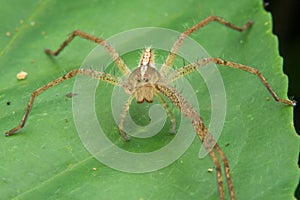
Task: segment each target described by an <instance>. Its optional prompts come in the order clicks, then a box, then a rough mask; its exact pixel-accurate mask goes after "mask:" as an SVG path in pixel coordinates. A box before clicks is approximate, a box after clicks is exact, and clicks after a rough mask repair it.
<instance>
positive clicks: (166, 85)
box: [5, 16, 295, 200]
mask: <svg viewBox="0 0 300 200" xmlns="http://www.w3.org/2000/svg"><path fill="white" fill-rule="evenodd" d="M212 21H215V22H218V23H220V24H223V25H225V26H227V27H229V28H231V29H234V30H236V31H240V32H242V31H244V30H246V29H247V28H249V27H250V26H251V25H252V24H253V22H252V21H249V22H247V23H246V24H245V25H243V26H242V27H238V26H236V25H234V24H232V23H230V22H228V21H226V20H224V19H222V18H219V17H216V16H209V17H207V18H205V19H204V20H202V21H200V22H199V23H197V24H195V25H194V26H193V27H191V28H189V29H187V30H186V31H184V32H183V33H182V34H181V35H180V37H179V38H178V39H177V40H176V42H175V43H174V44H173V47H172V49H171V50H170V52H169V55H168V56H167V58H166V60H165V62H164V64H163V65H162V67H161V68H160V69H157V68H156V67H155V64H154V54H153V49H151V48H146V49H145V50H144V52H143V53H142V56H141V59H140V61H139V64H138V67H137V68H135V69H134V70H133V71H131V70H130V69H129V68H128V67H127V65H126V64H125V62H124V61H123V60H122V58H121V57H120V56H119V54H118V53H117V51H116V50H115V49H114V48H113V47H112V46H110V45H109V44H108V43H107V42H106V41H105V40H104V39H102V38H99V37H95V36H92V35H89V34H86V33H84V32H81V31H79V30H75V31H73V32H72V34H71V35H70V36H69V37H68V38H67V39H66V40H65V41H64V42H63V43H62V45H61V46H60V48H58V50H56V51H51V50H49V49H46V50H45V52H46V53H47V54H49V55H52V56H57V55H58V54H59V53H60V52H61V51H62V50H63V49H64V48H65V47H66V46H67V45H68V44H69V43H70V42H71V41H72V40H73V39H74V38H75V37H76V36H79V37H81V38H84V39H87V40H90V41H93V42H95V43H97V44H100V45H102V46H104V48H105V49H106V50H107V52H108V53H109V54H110V56H111V57H112V59H113V60H114V62H115V64H116V65H117V67H118V68H119V70H120V71H121V73H122V74H123V77H124V78H123V79H122V78H119V77H116V76H114V75H111V74H107V73H105V72H99V71H95V70H91V69H74V70H72V71H70V72H68V73H66V74H65V75H63V76H62V77H59V78H57V79H55V80H53V81H51V82H49V83H47V84H46V85H44V86H42V87H40V88H38V89H36V90H35V91H34V92H33V93H32V95H31V97H30V100H29V103H28V106H27V107H26V111H25V114H24V116H23V118H22V120H21V123H20V124H19V125H18V126H16V127H14V128H12V129H11V130H9V131H8V132H6V133H5V135H6V136H11V135H13V134H14V133H15V132H16V131H18V130H19V129H21V128H22V127H23V126H24V125H25V123H26V120H27V117H28V114H29V112H30V110H31V108H32V106H33V103H34V99H35V97H36V96H38V95H39V94H40V93H42V92H43V91H45V90H47V89H49V88H50V87H53V86H55V85H57V84H59V83H61V82H63V81H65V80H68V79H69V78H72V77H74V76H76V75H78V74H80V75H84V76H89V77H91V78H95V79H99V80H101V81H104V82H108V83H110V84H113V85H116V86H120V87H123V88H124V90H125V91H126V92H127V93H128V94H129V98H128V100H127V102H126V103H125V105H124V108H123V111H122V112H121V118H120V120H119V123H118V127H119V130H120V133H121V135H122V137H123V138H124V139H125V140H128V137H127V134H126V133H125V131H124V130H123V123H124V120H125V116H126V113H127V111H128V110H129V107H130V104H131V101H132V100H133V99H134V98H135V99H136V101H137V102H138V103H143V102H148V103H151V102H152V101H153V98H154V96H156V97H157V98H158V99H159V101H160V102H161V104H162V105H163V107H164V108H165V110H166V112H167V114H168V116H169V117H170V120H171V124H172V128H171V131H175V127H176V122H175V117H174V115H173V114H172V112H171V111H170V108H169V107H168V104H166V102H165V101H164V99H163V98H162V96H161V95H163V96H165V97H166V98H167V99H169V100H170V101H171V103H173V104H175V105H176V106H177V107H178V108H179V109H180V111H181V112H182V113H183V114H184V115H185V116H186V117H187V118H188V119H190V120H191V122H192V124H193V126H194V128H195V131H196V133H197V135H198V137H199V138H200V140H201V142H202V143H203V145H204V147H205V148H206V149H207V150H208V153H209V155H210V157H211V159H212V161H213V163H214V165H215V167H216V177H217V183H218V190H219V197H220V199H221V200H223V199H224V198H225V196H224V188H223V181H222V170H221V163H222V164H223V167H224V173H225V178H226V181H227V185H228V190H229V194H230V199H231V200H233V199H235V194H234V187H233V183H232V180H231V177H230V170H229V164H228V160H227V158H226V156H225V155H224V153H223V151H222V150H221V148H220V146H219V145H218V144H217V142H216V141H215V140H214V139H213V137H212V136H211V134H210V133H209V132H208V130H207V128H206V127H205V125H204V123H203V120H202V118H201V117H200V115H199V114H198V113H197V112H196V111H195V109H194V108H193V107H192V105H191V104H190V103H189V102H188V101H187V100H185V99H184V98H183V96H182V95H181V94H180V93H179V92H178V91H177V90H176V89H175V88H174V87H172V86H171V85H170V83H172V82H173V81H175V80H177V79H179V78H181V77H183V76H185V75H187V74H189V73H191V72H193V71H195V70H196V69H198V68H200V67H202V66H205V65H207V64H208V63H215V64H218V65H222V66H226V67H230V68H235V69H240V70H243V71H246V72H249V73H251V74H254V75H256V76H257V77H258V78H259V79H260V80H261V82H262V83H263V84H264V86H265V87H266V88H267V89H268V91H269V92H270V94H271V95H272V97H273V98H274V100H275V101H278V102H281V103H284V104H287V105H291V106H294V105H295V102H294V101H290V100H285V99H280V98H279V97H278V96H277V95H276V93H275V92H274V90H273V89H272V88H271V87H270V85H269V84H268V82H267V81H266V79H265V78H264V76H263V75H262V74H261V73H260V72H259V71H258V70H257V69H255V68H252V67H249V66H245V65H242V64H238V63H234V62H230V61H225V60H223V59H220V58H204V59H200V60H198V61H196V62H193V63H190V64H188V65H186V66H184V67H182V68H179V69H176V70H174V71H172V72H170V69H171V68H172V66H173V63H174V60H175V57H176V55H177V53H178V51H179V49H180V47H181V46H182V44H183V42H184V40H185V38H186V37H188V36H189V35H191V34H192V33H193V32H195V31H197V30H199V29H200V28H202V27H203V26H205V25H207V24H208V23H210V22H212ZM218 157H219V158H220V159H221V161H220V160H219V159H218Z"/></svg>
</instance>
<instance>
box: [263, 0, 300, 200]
mask: <svg viewBox="0 0 300 200" xmlns="http://www.w3.org/2000/svg"><path fill="white" fill-rule="evenodd" d="M264 4H265V8H266V10H267V11H270V12H271V13H272V16H273V32H274V33H275V34H276V35H277V36H278V39H279V51H280V54H281V56H282V57H283V58H284V66H283V68H284V72H285V73H286V74H287V75H288V77H289V92H288V96H289V98H290V99H294V100H296V101H297V102H298V104H297V106H295V108H294V124H295V128H296V131H297V133H298V134H299V133H300V87H299V86H300V1H299V0H284V1H283V0H265V1H264ZM298 165H299V166H300V156H299V160H298ZM299 186H300V185H298V188H297V191H296V193H295V195H296V198H297V199H300V187H299Z"/></svg>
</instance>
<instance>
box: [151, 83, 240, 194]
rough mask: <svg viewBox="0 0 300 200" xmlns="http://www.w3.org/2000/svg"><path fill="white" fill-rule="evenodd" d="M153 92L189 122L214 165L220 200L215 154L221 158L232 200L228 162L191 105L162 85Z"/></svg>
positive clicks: (220, 173) (222, 190) (173, 90)
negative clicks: (167, 100) (169, 103)
mask: <svg viewBox="0 0 300 200" xmlns="http://www.w3.org/2000/svg"><path fill="white" fill-rule="evenodd" d="M155 91H156V92H160V93H162V94H163V95H165V96H166V97H167V98H168V99H169V100H170V101H171V102H172V103H174V104H175V105H176V106H177V107H178V108H179V109H180V111H181V112H182V113H183V114H184V115H185V116H186V117H187V118H188V119H190V120H191V122H192V124H193V126H194V128H195V130H196V132H197V135H198V137H199V138H200V140H201V142H202V144H203V145H204V147H205V148H206V150H207V151H208V153H209V155H210V157H211V159H212V160H213V162H214V165H215V167H216V176H217V182H218V190H219V197H220V200H224V188H223V181H222V170H221V164H220V161H219V160H218V157H217V156H216V153H217V154H218V155H219V156H220V157H221V160H222V162H223V165H224V169H225V176H226V180H227V185H228V189H229V193H230V199H231V200H234V199H235V196H234V190H233V184H232V180H231V177H230V170H229V165H228V160H227V158H226V157H225V155H224V153H223V152H222V150H221V148H220V147H219V146H218V144H217V142H216V141H215V140H214V139H213V137H212V136H211V134H210V133H209V132H208V130H207V128H206V127H205V125H204V123H203V120H202V119H201V117H200V116H199V115H198V113H197V112H196V111H195V109H194V108H193V107H192V105H191V104H190V103H189V102H188V101H187V100H185V99H184V98H183V97H182V96H181V95H180V94H179V93H178V92H177V91H176V90H175V89H174V88H172V87H170V86H167V85H163V84H155ZM215 151H216V153H215Z"/></svg>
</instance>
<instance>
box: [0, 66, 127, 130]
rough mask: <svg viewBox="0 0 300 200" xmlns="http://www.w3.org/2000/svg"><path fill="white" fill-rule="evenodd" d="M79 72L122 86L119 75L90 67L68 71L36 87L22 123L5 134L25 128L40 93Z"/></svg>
mask: <svg viewBox="0 0 300 200" xmlns="http://www.w3.org/2000/svg"><path fill="white" fill-rule="evenodd" d="M77 74H80V75H84V76H89V77H91V78H95V79H99V80H101V81H105V82H108V83H111V84H113V85H118V86H121V80H120V79H119V78H118V77H115V76H113V75H110V74H106V73H104V72H98V71H94V70H90V69H74V70H72V71H70V72H68V73H66V74H65V75H63V76H62V77H59V78H57V79H55V80H54V81H51V82H49V83H47V84H46V85H44V86H42V87H40V88H38V89H36V90H35V91H34V92H33V93H32V94H31V96H30V99H29V102H28V105H27V107H26V110H25V113H24V115H23V117H22V120H21V123H20V124H19V125H18V126H16V127H14V128H12V129H11V130H9V131H7V132H6V133H5V136H11V135H13V134H14V133H15V132H17V131H18V130H20V129H21V128H23V127H24V126H25V123H26V121H27V118H28V115H29V112H30V110H31V108H32V106H33V103H34V100H35V98H36V97H37V96H38V95H39V94H41V93H42V92H44V91H46V90H47V89H49V88H51V87H53V86H56V85H58V84H60V83H61V82H63V81H66V80H68V79H70V78H72V77H74V76H76V75H77Z"/></svg>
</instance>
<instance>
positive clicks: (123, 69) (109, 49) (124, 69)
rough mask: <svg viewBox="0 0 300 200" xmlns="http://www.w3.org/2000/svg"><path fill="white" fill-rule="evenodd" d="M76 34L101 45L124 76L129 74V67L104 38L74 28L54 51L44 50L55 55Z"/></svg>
mask: <svg viewBox="0 0 300 200" xmlns="http://www.w3.org/2000/svg"><path fill="white" fill-rule="evenodd" d="M76 36H79V37H81V38H84V39H87V40H90V41H92V42H94V43H97V44H100V45H102V46H103V47H104V48H105V49H106V51H107V52H108V53H109V55H110V56H111V57H112V60H113V61H114V62H115V64H116V65H117V66H118V68H119V69H120V71H121V73H122V74H123V75H125V76H127V75H129V74H130V72H131V71H130V69H129V68H128V67H127V65H126V64H125V62H124V61H123V60H122V58H121V57H120V56H119V54H118V52H117V51H116V50H115V49H114V48H113V47H112V46H111V45H110V44H109V43H108V42H106V41H105V40H104V39H102V38H98V37H95V36H92V35H89V34H87V33H85V32H82V31H79V30H75V31H73V32H72V33H71V35H70V36H69V37H68V38H67V39H66V40H65V41H64V42H63V43H62V44H61V45H60V47H59V48H58V49H57V50H56V51H52V50H50V49H45V52H46V53H47V54H49V55H52V56H57V55H58V54H59V53H60V52H61V51H62V50H63V49H64V48H65V47H66V46H67V45H68V44H69V43H70V42H71V41H72V40H73V39H74V38H75V37H76Z"/></svg>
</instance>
